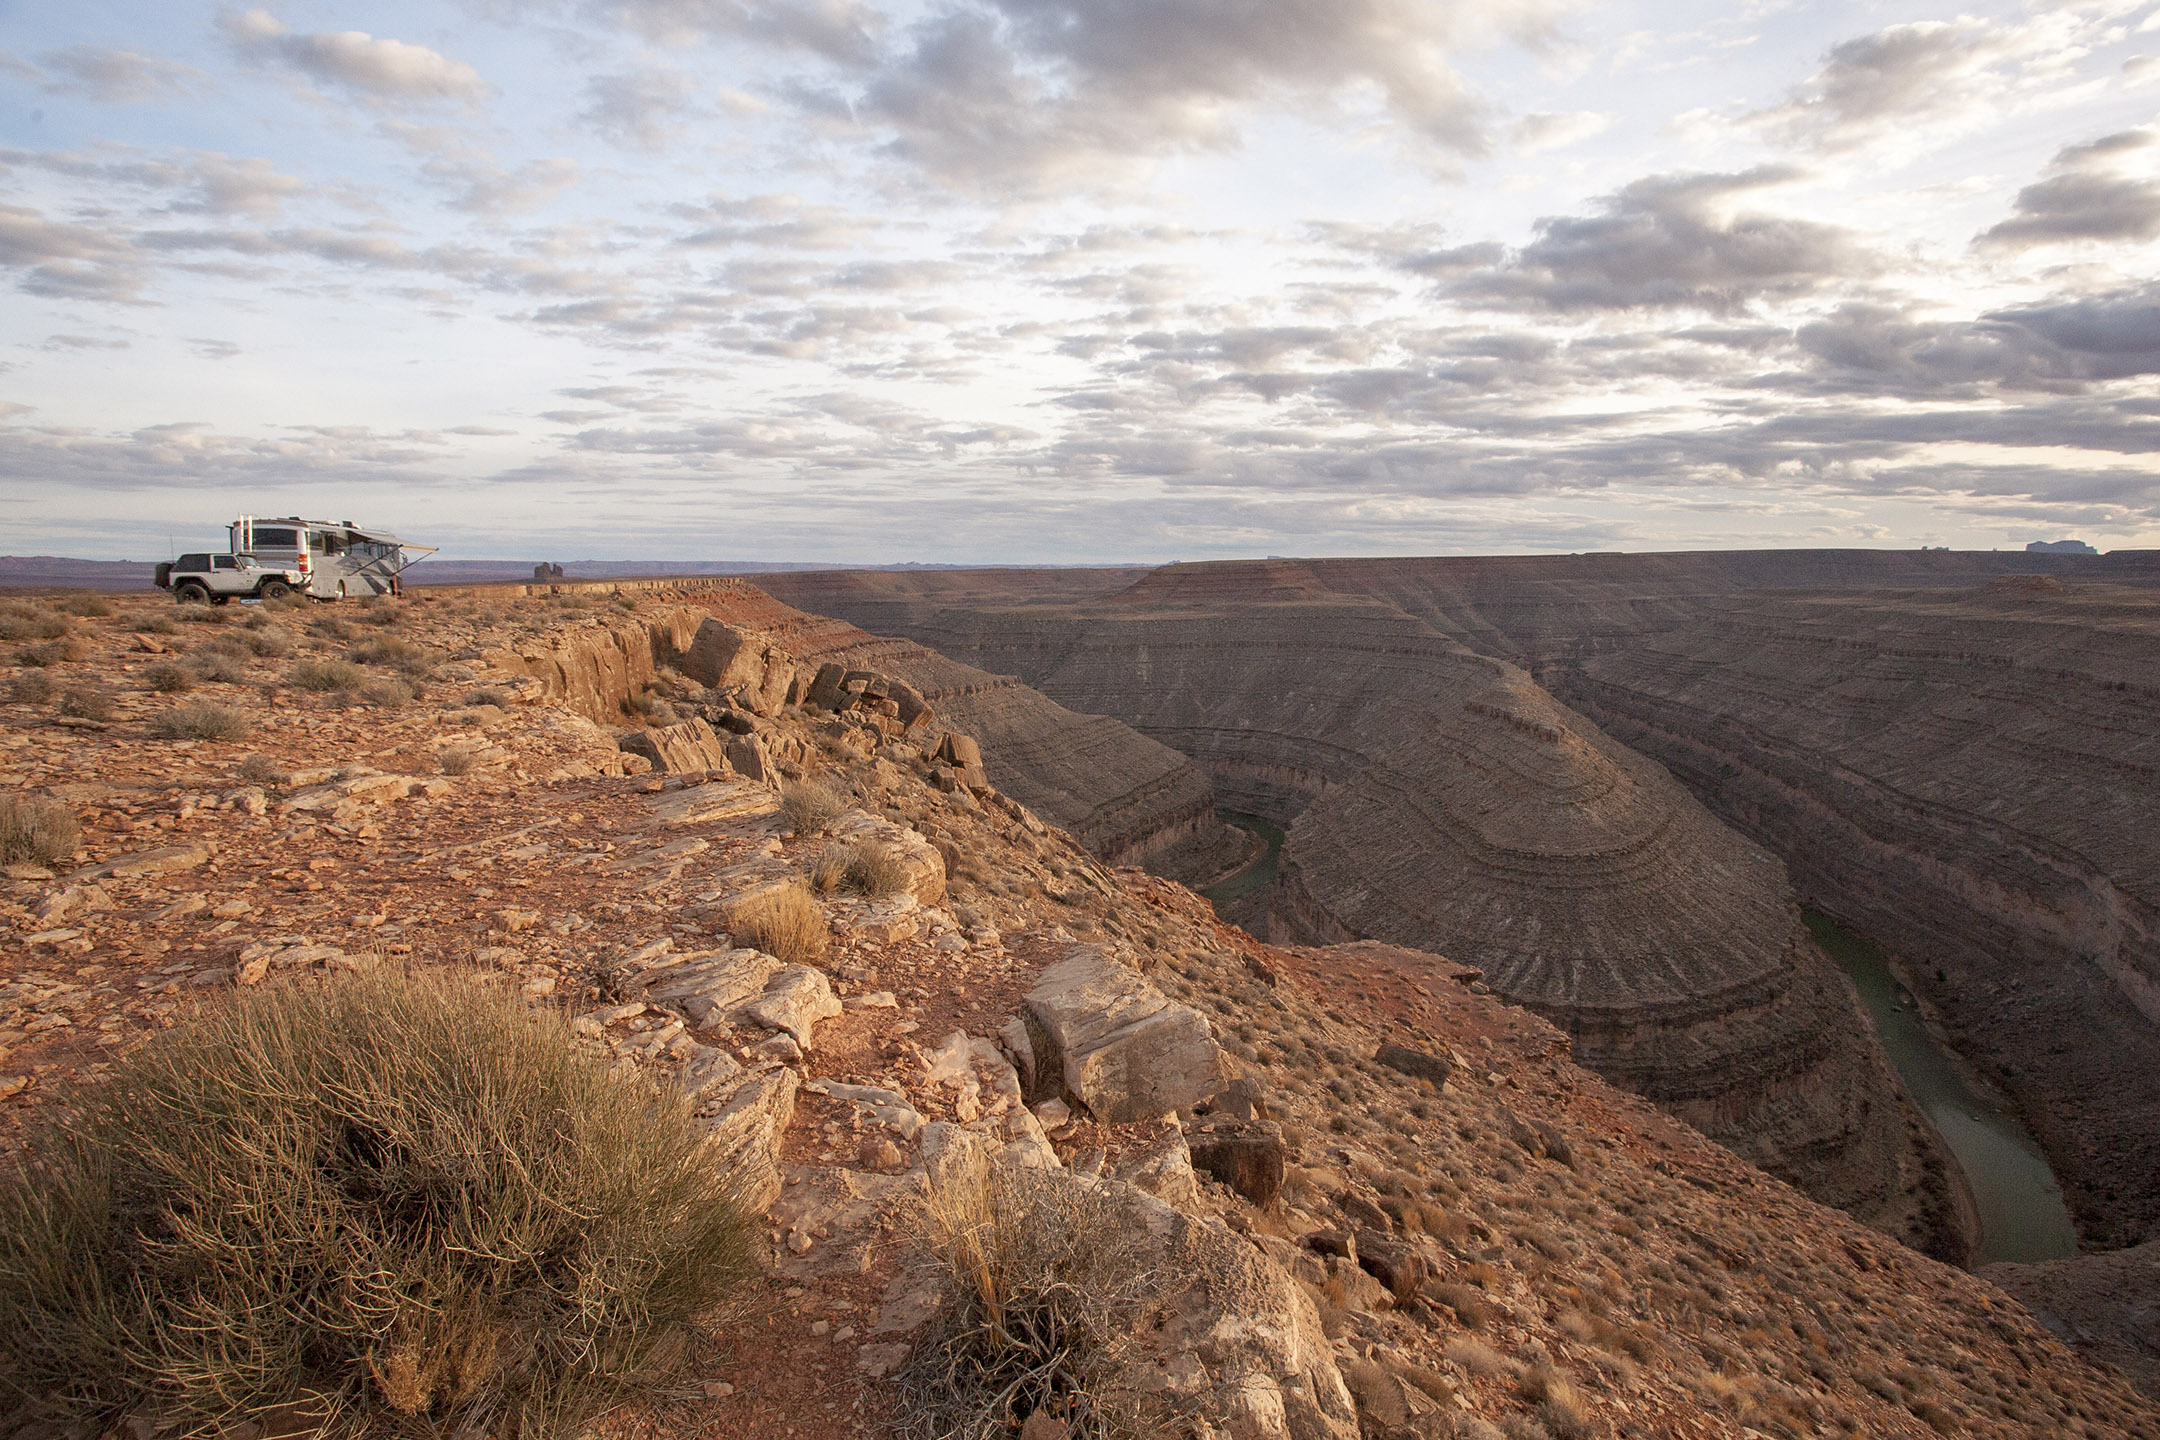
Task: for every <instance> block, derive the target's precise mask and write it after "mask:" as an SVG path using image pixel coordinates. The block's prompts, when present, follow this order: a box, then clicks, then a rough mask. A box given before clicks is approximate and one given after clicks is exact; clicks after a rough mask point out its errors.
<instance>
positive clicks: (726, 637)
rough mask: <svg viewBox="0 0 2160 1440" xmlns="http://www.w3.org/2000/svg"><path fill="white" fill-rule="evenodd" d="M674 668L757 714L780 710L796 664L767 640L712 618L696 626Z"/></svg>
mask: <svg viewBox="0 0 2160 1440" xmlns="http://www.w3.org/2000/svg"><path fill="white" fill-rule="evenodd" d="M676 668H677V669H679V670H681V671H682V673H683V674H685V675H687V676H689V677H690V678H691V679H693V680H695V681H697V682H698V683H699V684H700V685H707V686H710V687H711V688H712V689H715V690H733V691H735V692H737V693H738V694H739V695H740V696H741V699H742V703H743V705H744V706H745V707H746V708H748V709H751V710H755V711H756V712H757V713H758V714H760V715H771V714H774V713H776V712H777V711H778V710H779V709H780V706H781V704H782V703H783V702H784V701H785V700H786V699H787V694H788V687H789V683H790V682H791V681H792V680H794V678H795V662H794V661H793V660H792V659H791V658H789V656H788V654H787V652H786V651H784V650H781V649H779V648H778V647H776V646H775V645H774V644H773V643H772V641H771V640H770V639H769V638H768V637H766V636H764V635H760V634H758V633H757V632H756V631H754V630H744V629H741V628H739V627H737V626H734V625H729V624H727V623H725V622H723V621H720V620H714V619H707V620H705V621H704V622H703V623H702V624H700V625H699V626H698V628H697V635H696V637H695V638H694V639H692V640H691V642H690V648H689V650H687V651H686V652H684V654H683V657H682V660H681V662H680V663H679V664H678V665H677V666H676Z"/></svg>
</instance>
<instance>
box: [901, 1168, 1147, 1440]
mask: <svg viewBox="0 0 2160 1440" xmlns="http://www.w3.org/2000/svg"><path fill="white" fill-rule="evenodd" d="M1112 1206H1113V1202H1112V1201H1111V1200H1110V1199H1109V1198H1108V1197H1107V1195H1106V1194H1105V1192H1104V1191H1102V1190H1099V1189H1095V1188H1092V1187H1088V1186H1085V1185H1080V1184H1076V1183H1074V1182H1073V1181H1072V1180H1071V1179H1070V1178H1069V1177H1066V1176H1064V1175H1061V1174H1054V1173H1051V1172H1045V1171H1040V1170H1022V1169H1017V1168H1003V1167H1000V1168H994V1169H991V1170H990V1171H988V1173H987V1174H983V1175H980V1176H977V1177H972V1178H970V1179H967V1180H963V1181H959V1182H956V1183H952V1184H948V1185H943V1186H940V1187H939V1188H937V1189H936V1190H934V1191H933V1192H932V1193H931V1196H930V1200H929V1203H928V1205H927V1206H926V1212H927V1218H928V1221H929V1234H928V1236H927V1248H928V1251H929V1254H928V1257H927V1258H928V1262H929V1263H930V1264H931V1265H932V1266H933V1267H934V1269H935V1271H936V1273H937V1275H938V1278H939V1281H940V1283H941V1286H942V1290H943V1293H942V1295H941V1296H940V1304H939V1307H938V1316H937V1318H936V1320H934V1321H933V1322H932V1326H931V1329H930V1331H929V1333H928V1334H927V1335H926V1336H925V1337H924V1338H923V1339H922V1340H921V1341H919V1342H918V1343H917V1344H916V1346H915V1350H914V1353H913V1354H912V1355H911V1356H910V1357H909V1360H908V1363H907V1366H906V1368H905V1369H903V1370H902V1371H901V1373H900V1374H899V1376H898V1377H897V1381H898V1384H899V1388H900V1401H901V1404H900V1409H901V1416H900V1422H899V1429H900V1431H901V1433H903V1434H905V1435H910V1436H920V1437H930V1436H935V1437H937V1440H992V1437H998V1440H1003V1437H1006V1436H1010V1435H1014V1434H1017V1433H1018V1432H1019V1429H1020V1426H1021V1424H1022V1423H1023V1422H1024V1421H1025V1420H1026V1419H1027V1418H1028V1417H1029V1416H1030V1415H1033V1414H1035V1413H1037V1412H1038V1411H1044V1412H1048V1414H1050V1415H1051V1416H1052V1417H1054V1418H1056V1419H1059V1420H1062V1421H1063V1422H1064V1423H1065V1426H1066V1431H1065V1433H1067V1434H1068V1435H1070V1436H1072V1437H1073V1440H1099V1437H1107V1436H1112V1435H1126V1434H1138V1433H1141V1430H1140V1427H1139V1426H1138V1424H1137V1417H1135V1416H1132V1415H1130V1414H1126V1413H1123V1412H1122V1411H1121V1410H1120V1409H1118V1408H1116V1407H1113V1406H1112V1405H1110V1404H1108V1403H1107V1402H1106V1399H1105V1397H1104V1395H1103V1393H1102V1392H1103V1389H1104V1385H1103V1381H1104V1380H1105V1378H1106V1377H1107V1376H1108V1375H1109V1374H1110V1373H1111V1372H1112V1371H1113V1369H1114V1368H1115V1366H1116V1364H1117V1363H1118V1361H1119V1360H1120V1359H1121V1358H1122V1357H1123V1355H1124V1354H1125V1353H1126V1350H1127V1348H1128V1347H1129V1346H1130V1345H1131V1343H1132V1337H1133V1333H1134V1330H1135V1328H1136V1322H1137V1321H1138V1320H1139V1318H1140V1315H1141V1312H1142V1309H1143V1307H1144V1305H1145V1302H1146V1300H1147V1298H1148V1296H1149V1295H1150V1293H1151V1292H1152V1291H1153V1290H1154V1289H1155V1287H1156V1286H1157V1285H1158V1284H1159V1277H1158V1276H1156V1275H1155V1274H1154V1273H1153V1272H1152V1271H1150V1270H1149V1269H1148V1268H1147V1267H1146V1265H1145V1264H1144V1263H1143V1262H1142V1260H1141V1258H1140V1256H1139V1255H1138V1254H1137V1252H1136V1248H1135V1246H1134V1245H1133V1243H1132V1242H1131V1241H1129V1240H1122V1239H1120V1238H1119V1237H1120V1236H1122V1235H1123V1234H1124V1233H1126V1232H1125V1230H1124V1222H1122V1221H1121V1219H1120V1217H1118V1216H1116V1215H1115V1214H1113V1213H1111V1212H1112Z"/></svg>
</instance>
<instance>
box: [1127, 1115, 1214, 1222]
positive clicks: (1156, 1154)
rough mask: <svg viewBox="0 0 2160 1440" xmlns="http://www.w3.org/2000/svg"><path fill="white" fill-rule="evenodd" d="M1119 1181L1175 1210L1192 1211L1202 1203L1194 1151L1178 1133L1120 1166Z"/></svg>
mask: <svg viewBox="0 0 2160 1440" xmlns="http://www.w3.org/2000/svg"><path fill="white" fill-rule="evenodd" d="M1117 1178H1118V1179H1120V1180H1123V1181H1124V1182H1125V1183H1126V1184H1128V1185H1135V1186H1138V1187H1139V1188H1140V1189H1142V1190H1145V1191H1147V1193H1148V1194H1150V1195H1153V1196H1154V1197H1155V1198H1156V1199H1158V1200H1160V1201H1162V1202H1163V1203H1164V1204H1165V1205H1168V1206H1170V1207H1172V1208H1173V1209H1177V1210H1187V1211H1189V1210H1192V1209H1193V1208H1194V1207H1195V1206H1197V1205H1198V1204H1199V1203H1200V1186H1199V1182H1198V1180H1197V1179H1196V1178H1195V1176H1194V1175H1193V1160H1192V1151H1191V1150H1190V1149H1188V1148H1187V1147H1186V1144H1185V1136H1184V1135H1183V1134H1182V1133H1181V1132H1179V1131H1176V1130H1172V1131H1170V1132H1169V1133H1168V1134H1166V1135H1165V1136H1163V1138H1162V1139H1160V1140H1157V1141H1156V1142H1155V1143H1154V1144H1152V1145H1149V1146H1147V1147H1146V1148H1145V1149H1142V1150H1140V1151H1138V1152H1137V1153H1134V1154H1131V1155H1128V1156H1127V1157H1126V1158H1125V1160H1124V1162H1123V1163H1122V1164H1121V1165H1119V1166H1118V1171H1117Z"/></svg>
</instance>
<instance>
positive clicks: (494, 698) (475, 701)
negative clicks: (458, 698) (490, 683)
mask: <svg viewBox="0 0 2160 1440" xmlns="http://www.w3.org/2000/svg"><path fill="white" fill-rule="evenodd" d="M465 703H466V704H467V705H493V706H494V707H495V708H496V709H498V710H508V709H509V708H510V706H511V704H512V703H513V702H512V701H511V699H510V697H509V696H508V695H505V694H503V692H502V691H500V690H475V691H473V692H472V694H470V695H467V696H466V697H465Z"/></svg>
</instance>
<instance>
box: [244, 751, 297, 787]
mask: <svg viewBox="0 0 2160 1440" xmlns="http://www.w3.org/2000/svg"><path fill="white" fill-rule="evenodd" d="M240 778H241V779H242V780H245V781H247V782H248V783H249V784H251V785H283V784H284V783H285V782H286V781H287V780H289V779H291V778H292V777H291V776H290V775H288V774H287V773H286V770H285V767H284V766H282V765H280V764H278V763H277V761H275V760H272V759H271V758H270V757H269V756H267V755H250V756H248V757H247V759H245V760H242V761H241V762H240Z"/></svg>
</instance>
